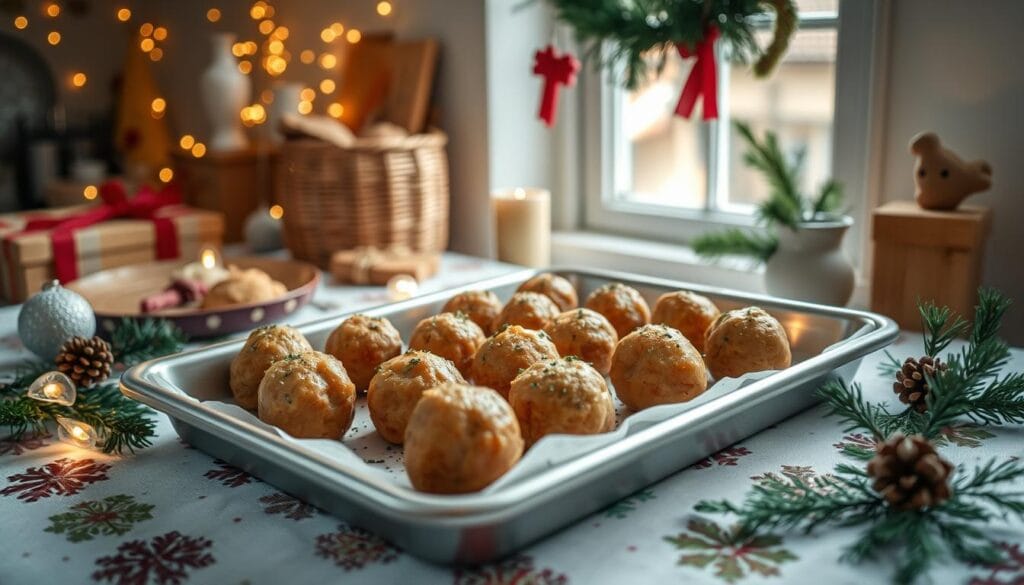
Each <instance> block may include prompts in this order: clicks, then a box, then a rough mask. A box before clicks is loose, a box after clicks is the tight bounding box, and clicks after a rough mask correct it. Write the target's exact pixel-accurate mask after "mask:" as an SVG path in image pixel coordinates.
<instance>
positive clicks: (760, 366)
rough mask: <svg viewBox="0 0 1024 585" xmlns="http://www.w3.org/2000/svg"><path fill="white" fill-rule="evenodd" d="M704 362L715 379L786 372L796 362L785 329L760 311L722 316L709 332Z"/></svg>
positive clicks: (745, 311) (747, 309)
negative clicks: (754, 373) (774, 371)
mask: <svg viewBox="0 0 1024 585" xmlns="http://www.w3.org/2000/svg"><path fill="white" fill-rule="evenodd" d="M704 360H705V361H706V362H707V364H708V369H709V370H711V374H712V375H713V376H714V377H715V378H736V377H739V376H742V375H743V374H746V373H749V372H760V371H763V370H783V369H785V368H788V367H789V365H790V363H792V361H793V356H792V354H791V353H790V349H789V338H788V337H786V330H785V329H783V328H782V325H781V324H780V323H779V322H778V321H776V320H775V317H772V316H771V315H769V314H768V313H766V312H765V311H764V310H763V309H760V308H758V307H747V308H746V309H737V310H735V311H728V312H726V313H722V314H721V315H720V316H719V317H718V319H716V320H715V322H714V323H712V324H711V327H709V328H708V331H707V338H706V339H705V341H704Z"/></svg>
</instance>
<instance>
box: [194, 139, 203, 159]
mask: <svg viewBox="0 0 1024 585" xmlns="http://www.w3.org/2000/svg"><path fill="white" fill-rule="evenodd" d="M205 154H206V145H205V144H203V143H202V142H196V143H195V144H193V145H192V156H194V157H196V158H203V155H205Z"/></svg>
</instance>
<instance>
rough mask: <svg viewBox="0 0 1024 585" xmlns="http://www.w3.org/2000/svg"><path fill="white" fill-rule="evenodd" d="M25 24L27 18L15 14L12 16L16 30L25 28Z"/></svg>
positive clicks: (26, 24)
mask: <svg viewBox="0 0 1024 585" xmlns="http://www.w3.org/2000/svg"><path fill="white" fill-rule="evenodd" d="M27 26H28V19H27V18H25V17H24V16H16V17H14V28H16V29H18V30H25V27H27Z"/></svg>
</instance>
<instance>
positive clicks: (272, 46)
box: [267, 41, 284, 55]
mask: <svg viewBox="0 0 1024 585" xmlns="http://www.w3.org/2000/svg"><path fill="white" fill-rule="evenodd" d="M267 51H268V52H269V53H270V54H271V55H280V54H281V53H283V52H284V43H282V42H281V41H270V42H269V43H267Z"/></svg>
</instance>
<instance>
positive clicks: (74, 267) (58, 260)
mask: <svg viewBox="0 0 1024 585" xmlns="http://www.w3.org/2000/svg"><path fill="white" fill-rule="evenodd" d="M99 191H100V197H101V198H102V199H103V204H102V205H100V206H98V207H93V208H90V209H87V210H85V211H83V212H81V213H76V214H73V215H68V216H63V217H59V218H52V217H37V218H32V219H29V220H28V221H27V222H26V223H25V227H24V228H23V229H22V231H21V233H27V232H36V231H44V230H49V231H50V243H51V245H52V247H53V270H54V275H55V276H56V277H57V279H58V280H60V281H61V282H70V281H72V280H75V279H76V278H78V254H77V252H76V251H75V232H76V231H78V230H80V229H82V228H86V227H89V226H91V225H95V224H97V223H102V222H104V221H108V220H111V219H117V218H131V219H148V220H150V221H152V222H153V229H154V230H155V232H156V257H157V259H158V260H167V259H171V258H177V257H178V256H179V255H180V250H179V247H178V232H177V230H176V229H175V228H174V222H173V221H171V218H169V217H161V216H158V215H157V211H158V210H159V209H161V208H164V207H167V206H169V205H178V204H180V203H181V196H180V195H179V194H178V192H177V191H176V190H175V189H174V188H173V187H171V186H168V187H165V188H164V189H163V190H161V191H153V190H152V189H150V188H149V187H142V188H141V189H140V190H139V192H138V193H137V194H136V195H135V197H133V198H131V199H129V198H128V194H127V193H125V190H124V185H122V184H121V182H120V181H107V182H106V183H104V184H103V185H101V186H100V189H99Z"/></svg>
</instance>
